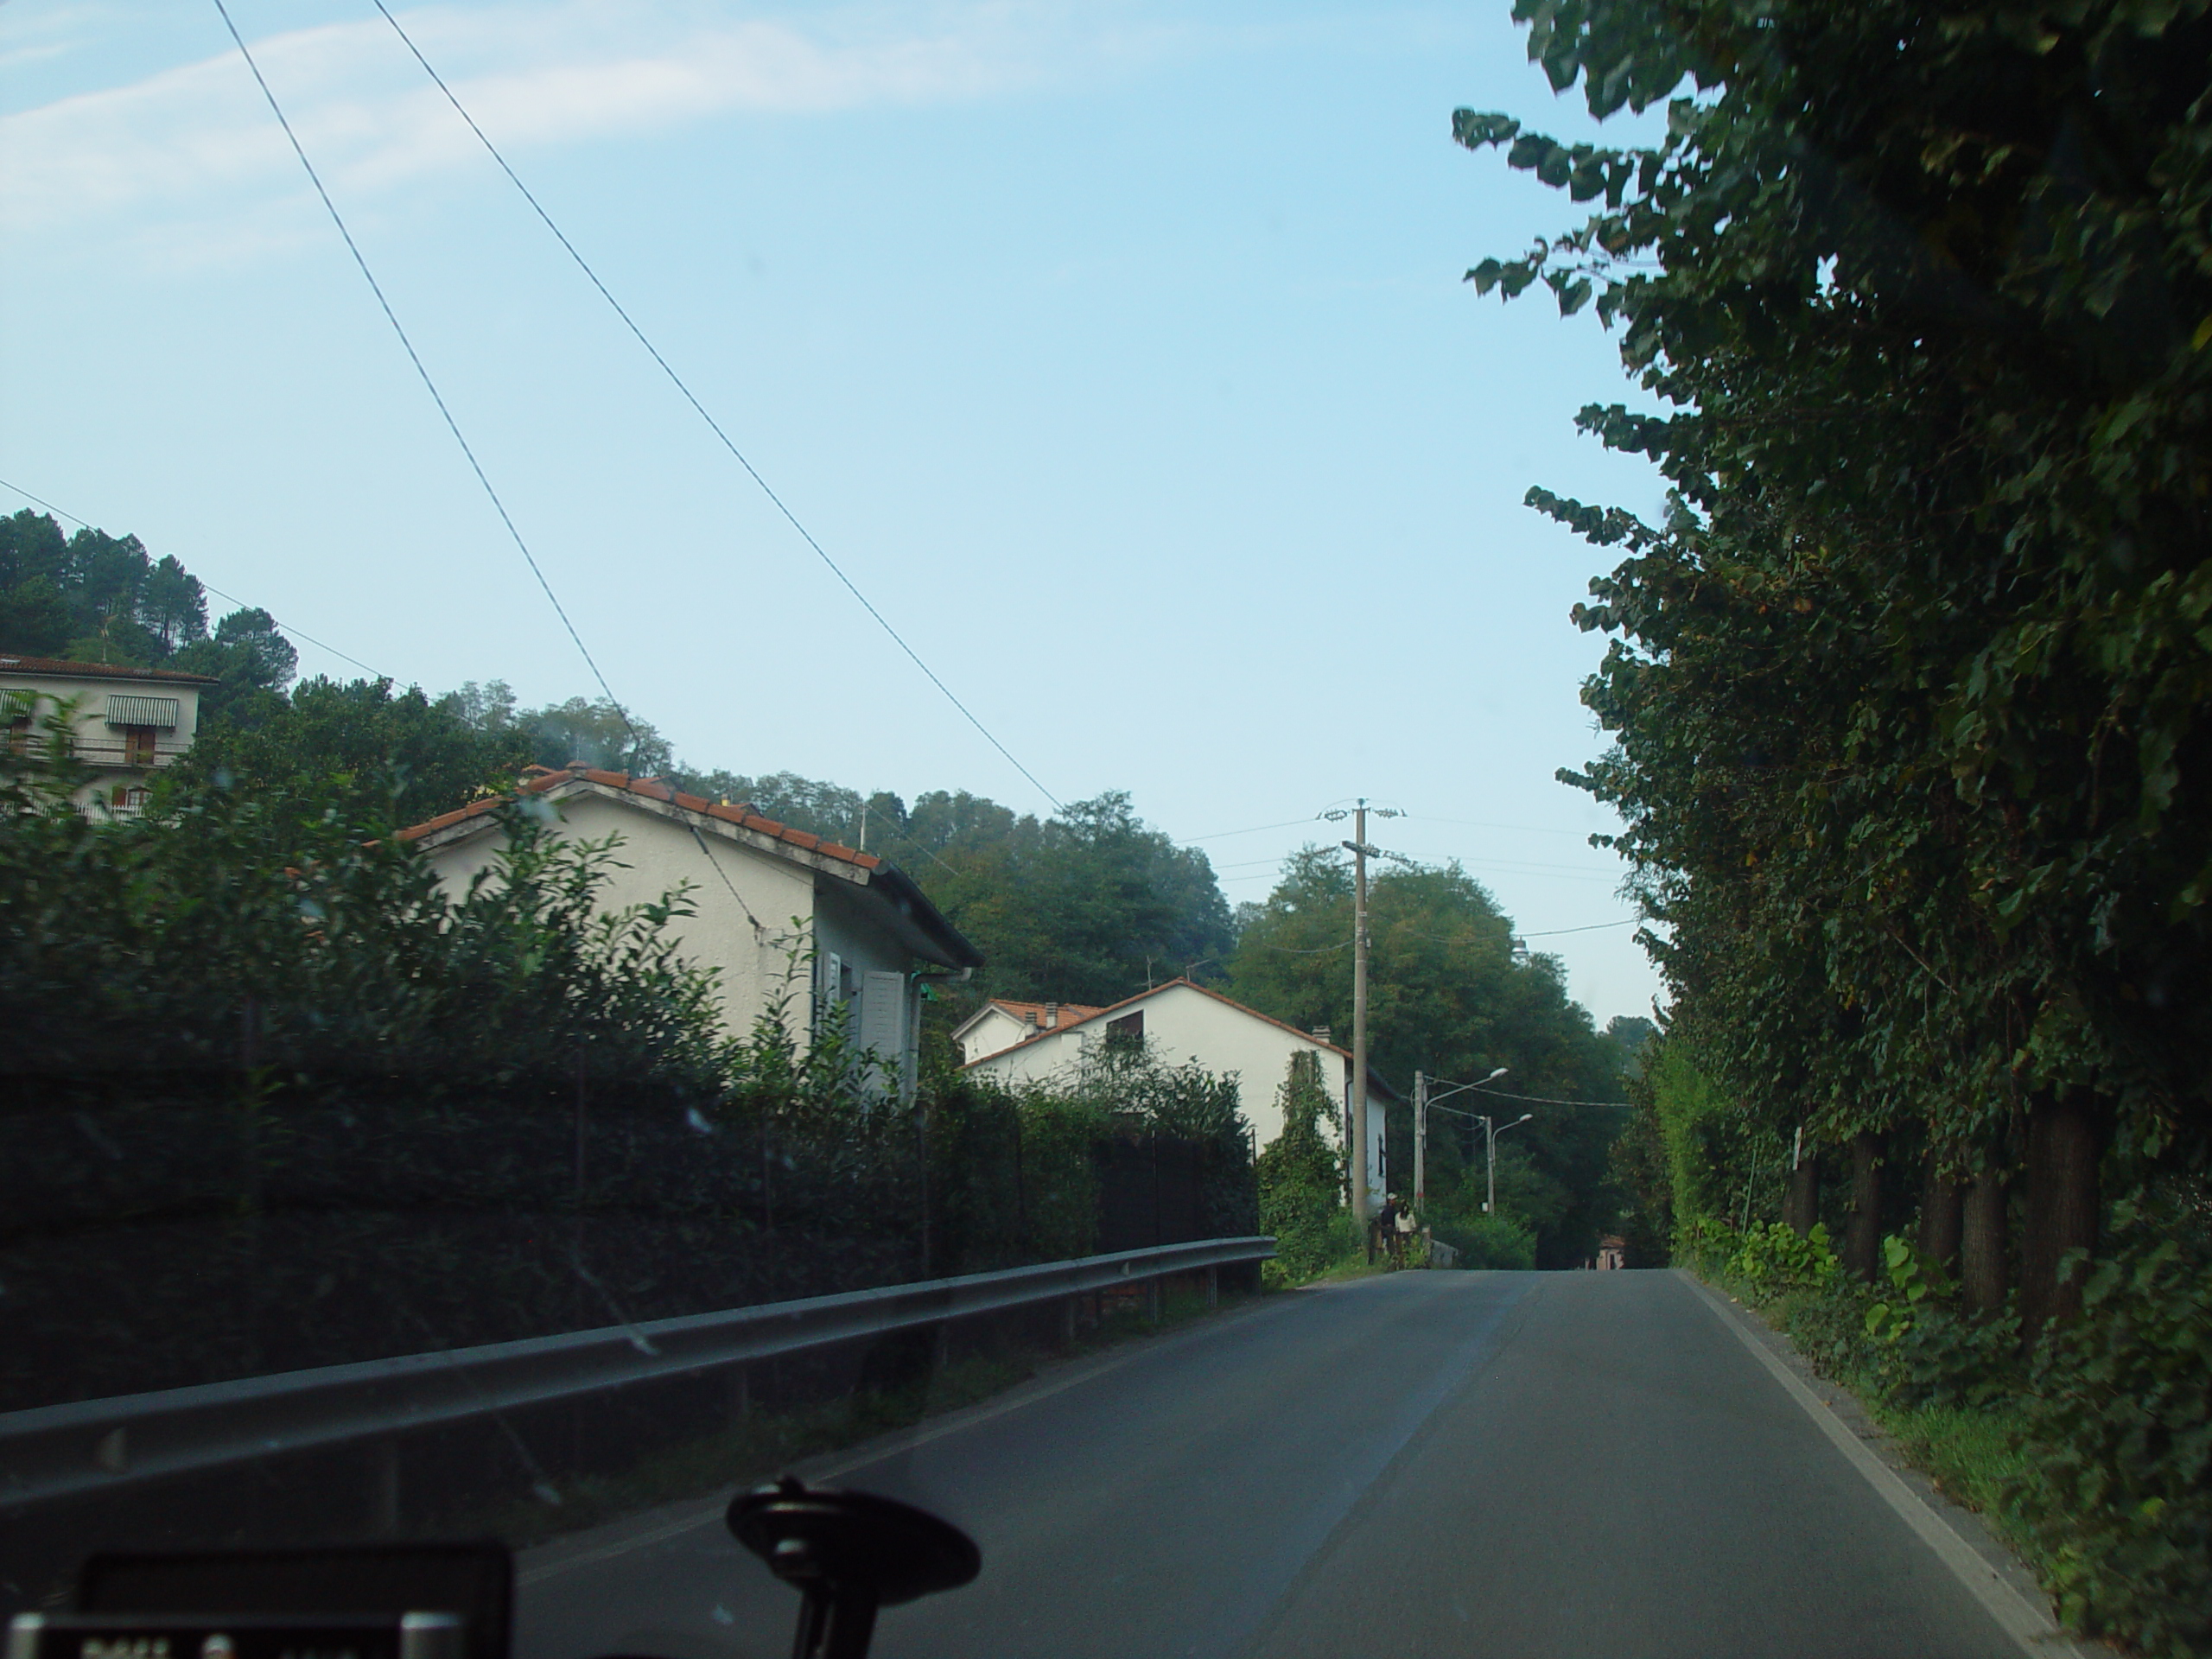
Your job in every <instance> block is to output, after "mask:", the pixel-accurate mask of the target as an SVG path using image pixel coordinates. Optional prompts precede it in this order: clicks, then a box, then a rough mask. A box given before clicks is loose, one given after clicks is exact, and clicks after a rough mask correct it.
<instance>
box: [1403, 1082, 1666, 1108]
mask: <svg viewBox="0 0 2212 1659" xmlns="http://www.w3.org/2000/svg"><path fill="white" fill-rule="evenodd" d="M1429 1081H1430V1082H1431V1083H1450V1082H1451V1081H1452V1079H1451V1078H1449V1077H1431V1078H1430V1079H1429ZM1454 1086H1455V1087H1456V1086H1458V1085H1456V1084H1455V1085H1454ZM1469 1092H1470V1093H1472V1094H1478V1095H1483V1096H1488V1097H1489V1098H1490V1099H1491V1100H1510V1101H1516V1102H1520V1103H1524V1104H1527V1105H1530V1106H1625V1107H1627V1108H1629V1109H1630V1110H1634V1109H1635V1105H1636V1103H1635V1102H1633V1101H1628V1100H1554V1099H1553V1098H1552V1097H1551V1096H1549V1095H1509V1094H1507V1093H1506V1092H1505V1090H1503V1089H1485V1088H1484V1087H1483V1086H1482V1085H1481V1084H1474V1085H1472V1086H1471V1089H1470V1090H1469ZM1429 1110H1430V1111H1432V1112H1458V1113H1459V1116H1462V1117H1480V1116H1482V1114H1481V1113H1480V1112H1470V1111H1466V1110H1465V1109H1462V1108H1460V1107H1458V1106H1438V1105H1435V1104H1433V1103H1432V1104H1431V1105H1430V1107H1429Z"/></svg>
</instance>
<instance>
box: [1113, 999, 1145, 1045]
mask: <svg viewBox="0 0 2212 1659" xmlns="http://www.w3.org/2000/svg"><path fill="white" fill-rule="evenodd" d="M1143 1042H1144V1010H1143V1009H1142V1008H1139V1009H1137V1010H1136V1011H1135V1012H1134V1013H1131V1014H1123V1015H1122V1017H1121V1018H1120V1019H1118V1020H1108V1021H1107V1022H1106V1046H1107V1047H1109V1048H1135V1047H1138V1046H1141V1044H1142V1043H1143Z"/></svg>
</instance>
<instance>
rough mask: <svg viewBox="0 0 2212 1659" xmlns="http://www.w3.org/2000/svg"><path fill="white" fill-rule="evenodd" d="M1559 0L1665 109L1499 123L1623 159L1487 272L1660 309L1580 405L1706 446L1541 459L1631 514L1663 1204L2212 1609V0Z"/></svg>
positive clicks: (2156, 1582) (1614, 758) (2078, 1560)
mask: <svg viewBox="0 0 2212 1659" xmlns="http://www.w3.org/2000/svg"><path fill="white" fill-rule="evenodd" d="M1515 11H1516V16H1518V17H1519V18H1520V19H1521V20H1522V22H1525V23H1527V24H1528V25H1529V29H1530V34H1529V51H1530V54H1531V56H1532V57H1533V58H1534V59H1535V60H1537V61H1538V62H1540V63H1541V65H1542V67H1544V69H1545V70H1546V72H1547V73H1548V77H1549V79H1550V80H1551V83H1552V85H1553V86H1554V87H1555V88H1557V89H1559V90H1560V91H1566V90H1567V89H1569V88H1576V87H1579V89H1580V92H1581V93H1582V95H1583V96H1584V98H1585V99H1586V102H1587V104H1588V106H1589V108H1590V110H1591V111H1592V113H1593V114H1595V115H1597V116H1599V117H1601V118H1602V117H1605V116H1608V115H1611V114H1612V113H1614V112H1615V111H1620V110H1623V109H1631V110H1637V111H1643V110H1657V111H1662V112H1663V113H1664V115H1665V118H1666V124H1665V130H1664V134H1663V137H1659V138H1657V139H1656V142H1654V143H1651V144H1649V146H1643V147H1625V148H1620V149H1611V148H1606V147H1604V146H1599V145H1589V144H1576V145H1569V144H1563V143H1557V142H1555V141H1554V140H1552V139H1550V138H1548V137H1544V136H1542V135H1541V134H1540V133H1537V132H1535V131H1532V130H1528V129H1526V128H1525V127H1524V126H1523V125H1522V123H1521V122H1520V121H1519V120H1517V119H1516V118H1513V117H1512V116H1510V115H1506V114H1497V113H1482V112H1478V111H1471V110H1470V111H1460V112H1459V114H1458V116H1457V117H1456V118H1455V127H1454V130H1455V133H1456V135H1457V137H1459V140H1460V141H1461V142H1462V143H1465V145H1467V146H1468V147H1469V148H1470V149H1476V150H1480V151H1486V150H1490V149H1497V150H1499V151H1501V152H1503V159H1504V161H1505V162H1506V164H1507V165H1509V166H1510V167H1513V168H1520V169H1524V170H1527V171H1529V172H1532V173H1534V174H1535V176H1536V177H1537V179H1538V180H1539V181H1541V182H1543V183H1544V184H1547V185H1548V186H1551V187H1553V188H1556V189H1559V190H1561V191H1563V192H1565V193H1566V194H1567V196H1569V197H1570V198H1571V199H1572V200H1573V201H1575V202H1578V203H1585V204H1587V208H1586V217H1584V218H1583V219H1581V220H1580V223H1579V224H1576V225H1574V226H1571V227H1570V228H1568V229H1567V231H1566V232H1564V233H1563V234H1561V235H1559V236H1556V237H1552V238H1546V239H1544V240H1542V241H1541V242H1539V243H1537V244H1536V245H1535V246H1534V247H1533V248H1532V249H1531V250H1529V251H1527V252H1525V253H1522V254H1518V255H1515V256H1512V257H1494V258H1490V259H1485V260H1483V261H1482V262H1481V263H1479V264H1477V265H1476V266H1475V267H1474V269H1473V270H1471V271H1470V272H1469V273H1468V276H1469V278H1470V280H1471V282H1472V283H1473V284H1474V286H1475V287H1476V288H1477V289H1478V290H1481V291H1483V292H1494V293H1497V294H1500V295H1503V296H1505V297H1507V298H1509V299H1510V298H1511V297H1513V296H1516V295H1521V294H1524V293H1531V292H1534V291H1535V290H1536V289H1545V290H1548V292H1549V293H1550V294H1551V295H1552V296H1554V298H1555V299H1556V301H1557V302H1558V305H1559V308H1560V311H1561V312H1562V313H1574V312H1577V311H1580V310H1582V309H1584V308H1592V309H1594V311H1595V313H1596V315H1598V317H1599V319H1600V320H1601V321H1603V323H1604V324H1605V326H1607V327H1610V328H1612V329H1615V330H1617V331H1618V334H1619V338H1620V343H1621V353H1622V360H1623V362H1624V365H1625V366H1626V367H1627V369H1628V370H1629V372H1630V374H1631V375H1632V376H1634V377H1635V378H1636V380H1637V384H1638V386H1639V388H1640V391H1641V392H1642V394H1643V396H1642V399H1641V401H1640V403H1639V404H1638V405H1637V406H1636V407H1630V406H1627V405H1624V404H1614V405H1612V406H1610V407H1607V406H1592V407H1591V408H1590V409H1588V410H1585V411H1584V412H1583V415H1582V416H1581V424H1582V426H1583V428H1584V429H1586V431H1587V432H1588V433H1590V435H1592V436H1593V437H1595V438H1596V439H1598V440H1599V442H1603V443H1605V445H1606V446H1608V447H1609V448H1612V449H1615V450H1618V451H1620V452H1622V453H1624V454H1637V455H1641V456H1643V457H1645V458H1647V459H1648V460H1649V461H1650V462H1651V463H1652V464H1653V465H1654V466H1656V467H1657V468H1658V469H1659V471H1660V472H1661V473H1662V474H1663V475H1664V478H1665V480H1666V482H1667V486H1668V491H1667V495H1666V499H1665V504H1664V506H1663V509H1662V511H1661V512H1658V513H1656V514H1649V515H1646V514H1639V513H1636V512H1627V511H1624V510H1622V509H1620V508H1617V507H1609V506H1605V505H1592V504H1588V503H1584V502H1580V501H1574V500H1570V499H1565V498H1563V497H1560V496H1559V495H1556V494H1554V493H1550V492H1548V491H1546V490H1543V489H1541V488H1538V489H1535V490H1532V491H1531V492H1530V493H1529V502H1530V504H1531V505H1533V506H1535V507H1536V508H1537V509H1538V510H1540V511H1541V512H1546V513H1548V514H1549V515H1550V516H1552V517H1553V518H1556V519H1557V520H1558V521H1560V523H1562V524H1566V525H1567V526H1569V527H1570V528H1572V529H1573V530H1575V531H1578V532H1579V533H1580V534H1581V535H1583V536H1584V537H1586V538H1587V539H1588V540H1589V541H1590V542H1591V543H1592V544H1593V545H1594V546H1596V547H1599V548H1601V549H1604V550H1607V553H1608V556H1609V557H1610V558H1611V559H1613V560H1615V561H1618V563H1616V565H1615V568H1614V569H1612V570H1611V572H1610V574H1608V575H1605V576H1603V577H1601V578H1599V580H1597V581H1596V582H1593V583H1592V601H1591V602H1590V603H1588V604H1586V605H1585V606H1583V607H1580V608H1579V610H1578V612H1577V613H1576V614H1577V619H1578V620H1579V621H1580V623H1581V625H1582V626H1584V627H1585V628H1586V629H1589V630H1592V631H1593V632H1602V633H1605V634H1606V635H1608V636H1610V637H1611V644H1610V646H1609V648H1608V651H1607V654H1606V657H1605V661H1604V664H1603V665H1602V666H1601V667H1600V669H1599V671H1598V672H1597V673H1596V674H1595V675H1594V676H1593V677H1592V679H1591V680H1590V682H1589V683H1588V684H1587V686H1586V690H1585V694H1584V700H1585V702H1586V703H1587V704H1588V705H1589V707H1590V708H1591V709H1592V711H1593V712H1594V713H1595V714H1596V715H1598V717H1599V721H1601V723H1602V724H1603V726H1604V728H1605V730H1606V731H1607V732H1608V733H1610V734H1611V736H1612V738H1613V746H1612V747H1611V749H1610V750H1609V751H1608V752H1607V753H1605V755H1603V756H1602V757H1601V758H1600V759H1599V760H1597V761H1596V762H1595V763H1593V764H1592V765H1590V766H1586V767H1585V768H1583V769H1582V770H1580V771H1579V772H1571V773H1564V774H1562V776H1563V777H1564V778H1565V779H1566V780H1567V782H1569V783H1571V784H1573V785H1576V786H1578V787H1580V788H1583V789H1586V790H1587V791H1590V792H1591V793H1592V795H1594V796H1595V797H1596V798H1598V799H1599V800H1601V801H1603V802H1605V803H1607V804H1610V805H1611V806H1612V807H1614V808H1615V809H1617V810H1618V812H1619V813H1620V815H1621V817H1622V818H1623V820H1624V829H1623V831H1622V832H1621V833H1620V834H1619V835H1618V836H1615V837H1612V838H1611V844H1612V845H1614V846H1615V847H1617V848H1618V849H1619V851H1620V852H1621V853H1622V855H1624V857H1625V858H1626V859H1627V860H1628V861H1629V864H1630V868H1631V871H1632V886H1633V888H1634V890H1635V891H1636V893H1637V895H1638V896H1639V898H1640V899H1641V901H1642V904H1643V909H1644V912H1645V914H1646V915H1647V917H1648V918H1649V926H1648V928H1647V929H1646V934H1645V937H1646V938H1647V940H1648V943H1649V948H1650V950H1652V952H1653V953H1654V955H1655V957H1656V959H1657V961H1658V962H1659V963H1660V965H1661V967H1662V970H1663V972H1664V975H1665V977H1666V981H1667V985H1668V992H1669V1011H1668V1020H1667V1031H1666V1033H1665V1035H1664V1037H1663V1039H1662V1043H1661V1047H1660V1050H1659V1052H1657V1054H1656V1055H1655V1056H1654V1063H1653V1064H1652V1065H1650V1066H1649V1067H1647V1068H1646V1071H1645V1079H1644V1081H1643V1083H1642V1084H1639V1085H1638V1086H1639V1087H1641V1088H1643V1090H1645V1091H1646V1096H1647V1097H1646V1101H1645V1107H1644V1110H1643V1112H1642V1113H1641V1114H1640V1115H1639V1117H1638V1119H1637V1121H1635V1122H1632V1123H1631V1124H1630V1127H1629V1128H1628V1130H1627V1133H1626V1134H1625V1135H1624V1137H1623V1139H1622V1141H1621V1143H1620V1145H1619V1147H1618V1153H1617V1159H1618V1161H1617V1168H1618V1171H1619V1173H1620V1177H1621V1180H1622V1184H1623V1185H1624V1188H1626V1189H1628V1190H1629V1191H1630V1192H1631V1193H1632V1194H1633V1203H1634V1209H1635V1211H1636V1226H1635V1229H1634V1235H1635V1238H1636V1242H1637V1245H1638V1246H1639V1254H1640V1255H1641V1257H1642V1259H1643V1260H1645V1261H1652V1260H1660V1259H1664V1253H1665V1252H1666V1251H1667V1250H1668V1249H1669V1248H1670V1247H1671V1248H1673V1249H1677V1250H1679V1251H1680V1252H1681V1257H1682V1259H1684V1260H1685V1261H1688V1262H1690V1263H1692V1264H1693V1265H1695V1266H1698V1267H1700V1268H1701V1269H1703V1270H1706V1271H1710V1272H1715V1273H1720V1274H1724V1275H1726V1277H1728V1278H1729V1279H1730V1281H1731V1282H1734V1283H1738V1284H1748V1285H1749V1286H1751V1288H1752V1291H1753V1294H1754V1295H1755V1297H1756V1298H1757V1299H1758V1300H1763V1301H1764V1302H1765V1303H1767V1304H1768V1305H1770V1306H1774V1307H1776V1308H1777V1313H1778V1316H1779V1317H1781V1318H1782V1319H1783V1320H1784V1321H1785V1323H1787V1325H1789V1328H1790V1329H1791V1330H1792V1332H1794V1333H1795V1334H1796V1336H1797V1338H1798V1340H1799V1341H1800V1343H1801V1344H1802V1345H1803V1346H1804V1348H1805V1351H1806V1352H1807V1353H1808V1355H1810V1356H1811V1357H1813V1358H1814V1359H1815V1362H1816V1363H1821V1365H1823V1366H1824V1367H1827V1368H1829V1369H1830V1370H1833V1371H1834V1373H1835V1374H1836V1375H1839V1376H1849V1377H1852V1378H1855V1379H1858V1380H1859V1383H1860V1384H1861V1386H1862V1387H1863V1389H1864V1390H1865V1391H1866V1394H1867V1395H1868V1397H1869V1398H1870V1399H1871V1400H1872V1401H1874V1402H1876V1403H1877V1404H1878V1406H1879V1407H1880V1408H1882V1409H1884V1410H1885V1411H1889V1412H1891V1413H1893V1414H1894V1413H1904V1414H1919V1415H1918V1416H1916V1417H1914V1418H1911V1419H1910V1421H1907V1420H1905V1419H1898V1420H1897V1421H1905V1422H1906V1426H1907V1427H1909V1428H1910V1429H1911V1431H1912V1432H1911V1433H1908V1434H1907V1436H1906V1438H1907V1439H1908V1440H1909V1441H1913V1440H1916V1442H1917V1443H1918V1444H1920V1445H1922V1446H1923V1447H1924V1448H1925V1450H1926V1452H1927V1455H1928V1457H1929V1461H1930V1462H1931V1464H1933V1465H1937V1466H1947V1465H1948V1467H1950V1468H1951V1469H1952V1471H1953V1472H1954V1474H1955V1476H1956V1478H1957V1479H1958V1480H1959V1482H1960V1483H1961V1485H1962V1486H1963V1487H1964V1488H1965V1489H1966V1490H1967V1491H1968V1492H1970V1493H1974V1494H1978V1495H1979V1496H1980V1498H1981V1500H1982V1501H1983V1502H1984V1503H1985V1504H1986V1506H1988V1507H1990V1508H1991V1509H1992V1510H1993V1513H1995V1514H1997V1515H1999V1517H2000V1522H2001V1524H2003V1525H2004V1526H2005V1527H2006V1528H2007V1529H2010V1530H2012V1532H2013V1533H2014V1535H2017V1536H2020V1537H2022V1538H2024V1539H2025V1540H2026V1541H2028V1543H2029V1544H2030V1546H2031V1553H2032V1554H2034V1556H2035V1559H2036V1560H2037V1562H2038V1563H2039V1566H2040V1567H2041V1570H2042V1571H2043V1572H2044V1581H2045V1583H2046V1584H2047V1585H2048V1586H2050V1590H2051V1592H2052V1593H2053V1595H2054V1597H2055V1599H2056V1604H2057V1606H2058V1608H2059V1611H2060V1612H2061V1614H2062V1616H2063V1618H2064V1619H2065V1621H2066V1622H2067V1623H2068V1624H2069V1625H2071V1626H2073V1627H2074V1628H2075V1629H2078V1630H2087V1631H2091V1632H2094V1633H2096V1634H2099V1635H2103V1636H2108V1637H2113V1638H2114V1639H2116V1640H2118V1641H2120V1642H2121V1643H2125V1644H2128V1645H2132V1646H2134V1647H2137V1648H2140V1649H2144V1650H2145V1651H2150V1652H2157V1653H2164V1654H2183V1653H2202V1652H2204V1651H2207V1650H2208V1649H2212V1614H2208V1610H2212V1391H2208V1389H2207V1388H2206V1386H2205V1378H2206V1376H2208V1375H2212V1280H2208V1277H2207V1268H2208V1266H2209V1265H2212V1252H2208V1236H2212V1192H2208V1187H2207V1174H2208V1167H2209V1166H2212V1083H2208V1074H2207V1071H2206V1069H2205V1066H2204V1063H2203V1056H2204V1053H2205V1051H2206V1047H2207V1037H2208V1034H2209V1033H2212V1027H2208V1022H2209V1021H2212V695H2208V694H2209V693H2212V628H2208V626H2207V624H2208V621H2212V562H2208V558H2207V541H2206V536H2205V529H2206V522H2207V521H2206V511H2207V502H2208V500H2212V237H2208V235H2207V230H2206V227H2207V226H2208V224H2212V86H2209V84H2208V79H2207V73H2206V65H2207V64H2208V63H2212V10H2208V8H2207V6H2206V5H2205V4H2203V3H2202V0H2195V3H2188V4H2181V5H2168V6H2156V7H2145V6H2140V5H2136V4H2133V3H2127V0H2089V3H2075V4H2065V5H2046V4H2036V3H2025V4H2011V3H1983V4H1968V5H1966V6H1963V7H1952V8H1949V9H1948V10H1934V9H1930V8H1928V7H1925V6H1921V5H1916V4H1910V3H1905V0H1876V3H1869V4H1861V5H1855V6H1850V7H1839V6H1835V5H1833V4H1827V3H1823V0H1770V3H1764V4H1760V5H1757V6H1743V5H1739V4H1736V3H1732V0H1681V3H1672V4H1669V5H1665V6H1654V5H1650V4H1647V3H1643V0H1589V3H1583V4H1575V5H1567V6H1562V5H1557V4H1554V3H1551V0H1516V7H1515ZM1777 1224H1779V1230H1777ZM1822 1229H1825V1240H1824V1241H1823V1242H1822V1243H1821V1245H1820V1248H1819V1249H1818V1251H1817V1253H1815V1240H1816V1237H1818V1236H1819V1235H1820V1230H1822ZM1831 1251H1832V1255H1831ZM1762 1285H1765V1286H1768V1287H1770V1288H1768V1289H1766V1290H1761V1289H1760V1288H1759V1287H1760V1286H1762ZM1945 1414H1948V1415H1945Z"/></svg>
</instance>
